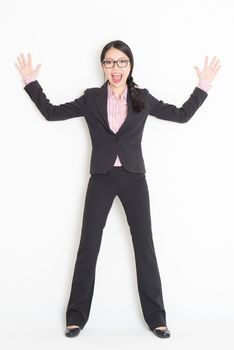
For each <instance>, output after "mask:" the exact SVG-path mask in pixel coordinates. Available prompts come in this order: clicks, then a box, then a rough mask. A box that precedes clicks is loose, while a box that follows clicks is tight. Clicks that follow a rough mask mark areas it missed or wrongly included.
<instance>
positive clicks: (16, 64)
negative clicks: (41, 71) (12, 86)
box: [15, 62, 21, 73]
mask: <svg viewBox="0 0 234 350" xmlns="http://www.w3.org/2000/svg"><path fill="white" fill-rule="evenodd" d="M15 66H16V68H17V69H18V71H19V72H20V73H21V67H20V65H19V64H18V63H17V62H15Z"/></svg>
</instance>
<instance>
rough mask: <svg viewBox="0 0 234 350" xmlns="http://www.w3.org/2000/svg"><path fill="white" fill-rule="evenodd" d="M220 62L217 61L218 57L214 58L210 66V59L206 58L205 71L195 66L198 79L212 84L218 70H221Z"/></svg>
mask: <svg viewBox="0 0 234 350" xmlns="http://www.w3.org/2000/svg"><path fill="white" fill-rule="evenodd" d="M219 62H220V61H219V60H218V59H217V57H216V56H214V58H213V59H212V61H211V63H210V64H208V57H207V56H206V58H205V62H204V66H203V70H200V69H199V68H198V67H197V66H195V67H194V68H195V70H196V73H197V76H198V78H199V79H200V80H201V79H202V80H206V81H208V82H209V83H211V82H212V81H213V80H214V78H215V76H216V74H217V72H218V70H219V69H220V67H221V65H220V64H219Z"/></svg>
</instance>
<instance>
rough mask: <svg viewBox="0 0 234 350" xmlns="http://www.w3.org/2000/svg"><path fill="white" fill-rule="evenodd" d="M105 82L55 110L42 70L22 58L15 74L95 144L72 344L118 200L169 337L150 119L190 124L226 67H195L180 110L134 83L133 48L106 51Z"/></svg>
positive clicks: (71, 310)
mask: <svg viewBox="0 0 234 350" xmlns="http://www.w3.org/2000/svg"><path fill="white" fill-rule="evenodd" d="M100 60H101V66H102V69H103V72H104V75H105V78H106V82H105V83H104V85H103V86H102V87H100V88H90V89H86V90H85V91H84V93H83V95H82V96H80V97H79V98H77V99H75V100H74V101H71V102H67V103H64V104H60V105H58V106H55V105H53V104H51V103H50V101H49V99H48V98H47V97H46V95H45V93H44V92H43V90H42V87H41V86H40V84H39V82H38V80H37V75H38V73H39V70H40V67H41V65H40V64H39V65H37V67H36V69H33V67H32V59H31V55H30V54H28V62H27V61H26V59H25V57H24V55H23V54H21V55H20V56H19V57H18V64H16V65H17V68H18V69H19V72H20V74H21V76H22V77H23V82H24V84H25V85H24V89H25V90H26V92H27V93H28V94H29V96H30V98H31V99H32V101H33V102H34V103H35V104H36V106H37V107H38V109H39V110H40V112H41V113H42V114H43V116H44V117H45V118H46V119H47V120H48V121H56V120H64V119H68V118H74V117H79V116H83V117H85V119H86V122H87V124H88V127H89V132H90V136H91V140H92V157H91V162H90V178H89V182H88V186H87V192H86V198H85V206H84V213H83V223H82V231H81V238H80V245H79V249H78V253H77V260H76V264H75V268H74V275H73V280H72V288H71V294H70V298H69V302H68V305H67V310H66V330H65V335H66V336H68V337H74V336H76V335H78V334H79V333H80V330H81V329H82V328H83V327H84V326H85V324H86V322H87V320H88V317H89V313H90V308H91V301H92V297H93V290H94V282H95V268H96V262H97V257H98V253H99V249H100V245H101V239H102V233H103V229H104V227H105V224H106V219H107V216H108V213H109V211H110V208H111V206H112V203H113V200H114V198H115V196H116V195H117V196H119V198H120V201H121V203H122V204H123V207H124V210H125V213H126V217H127V221H128V224H129V227H130V233H131V236H132V242H133V247H134V253H135V261H136V270H137V283H138V292H139V297H140V301H141V306H142V311H143V315H144V319H145V321H146V323H147V325H148V327H149V329H150V330H151V331H153V333H154V334H155V335H157V336H158V337H161V338H168V337H170V331H169V329H168V327H167V323H166V312H165V307H164V302H163V296H162V287H161V280H160V274H159V270H158V265H157V260H156V255H155V250H154V243H153V236H152V231H151V217H150V201H149V193H148V186H147V181H146V178H145V172H146V171H145V166H144V160H143V156H142V151H141V139H142V133H143V128H144V124H145V121H146V119H147V116H148V115H149V114H150V115H153V116H155V117H157V118H161V119H165V120H170V121H174V122H179V123H184V122H187V121H188V120H189V119H190V118H191V117H192V116H193V114H194V113H195V112H196V110H197V109H198V108H199V107H200V106H201V104H202V103H203V102H204V100H205V99H206V97H207V95H208V94H207V91H208V89H209V88H210V86H211V84H210V83H211V81H212V80H213V79H214V78H215V76H216V73H217V72H218V70H219V68H220V65H219V60H217V58H216V57H214V58H213V60H212V62H211V63H210V64H209V65H208V58H207V57H206V59H205V63H204V67H203V69H202V70H200V69H199V68H198V67H195V70H196V73H197V76H198V78H199V82H198V85H197V86H196V87H195V89H194V91H193V93H192V94H191V96H190V97H189V99H188V100H187V101H186V102H185V103H184V104H183V106H182V107H181V108H177V107H176V106H174V105H171V104H167V103H164V102H163V101H159V100H157V99H156V98H155V97H153V96H152V95H151V94H150V93H149V91H148V90H147V89H140V88H138V86H137V85H136V83H135V82H134V81H133V77H132V71H133V66H134V59H133V54H132V52H131V49H130V48H129V46H128V45H127V44H126V43H124V42H122V41H120V40H115V41H111V42H109V43H108V44H106V45H105V47H104V48H103V50H102V52H101V57H100Z"/></svg>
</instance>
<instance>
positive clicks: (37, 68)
mask: <svg viewBox="0 0 234 350" xmlns="http://www.w3.org/2000/svg"><path fill="white" fill-rule="evenodd" d="M40 68H41V64H38V65H37V67H36V70H35V72H36V74H38V73H39V70H40Z"/></svg>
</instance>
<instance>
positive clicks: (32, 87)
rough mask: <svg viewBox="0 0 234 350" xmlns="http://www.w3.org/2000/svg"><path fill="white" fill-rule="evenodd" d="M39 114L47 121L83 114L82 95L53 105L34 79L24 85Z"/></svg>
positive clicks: (83, 102)
mask: <svg viewBox="0 0 234 350" xmlns="http://www.w3.org/2000/svg"><path fill="white" fill-rule="evenodd" d="M24 89H25V91H26V92H27V93H28V95H29V96H30V98H31V99H32V101H33V102H34V103H35V105H36V106H37V108H38V109H39V111H40V112H41V114H42V115H43V116H44V117H45V119H46V120H48V121H56V120H65V119H69V118H75V117H81V116H83V115H84V105H85V100H84V99H85V98H84V95H82V96H80V97H79V98H77V99H75V100H74V101H71V102H66V103H63V104H60V105H57V106H56V105H53V104H52V103H51V102H50V100H49V99H48V98H47V97H46V95H45V93H44V92H43V89H42V87H41V85H40V84H39V82H38V81H37V80H34V81H32V82H30V83H28V84H27V85H26V86H25V87H24Z"/></svg>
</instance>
